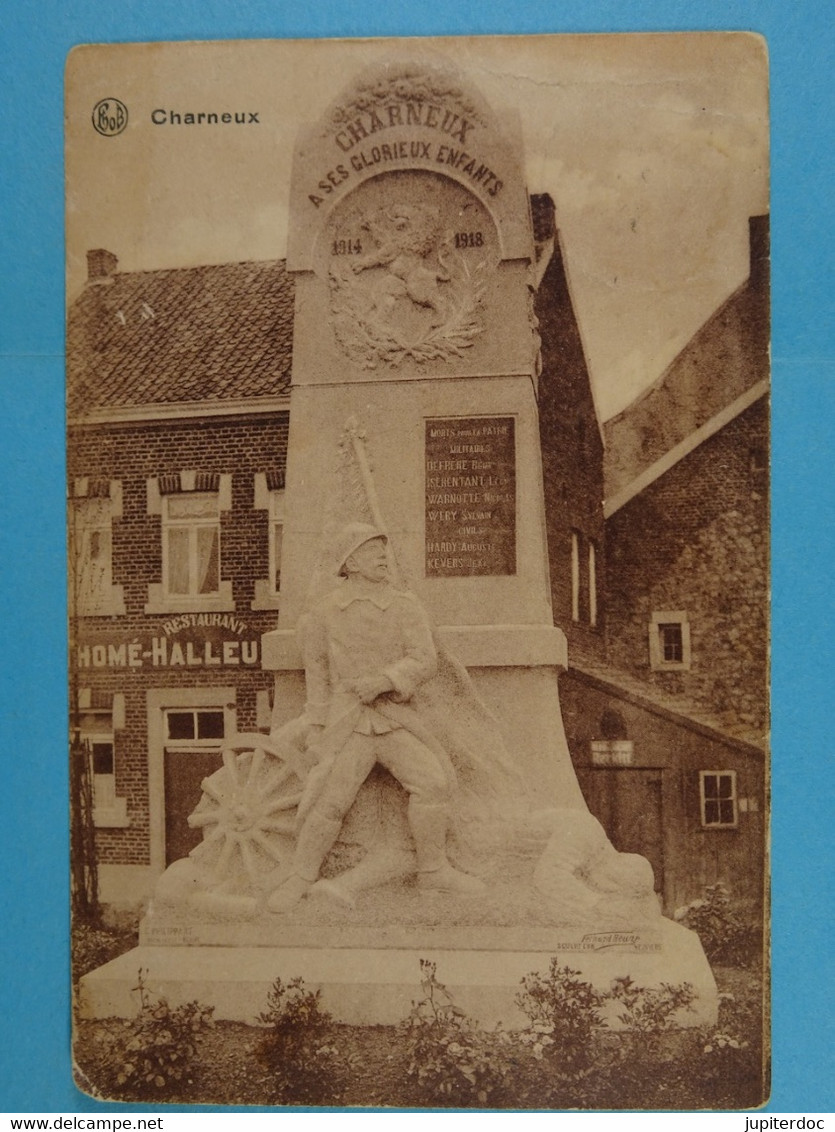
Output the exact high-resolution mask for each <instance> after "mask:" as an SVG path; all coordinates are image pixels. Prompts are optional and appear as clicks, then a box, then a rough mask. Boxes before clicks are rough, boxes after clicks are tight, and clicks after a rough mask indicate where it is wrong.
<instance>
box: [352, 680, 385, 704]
mask: <svg viewBox="0 0 835 1132" xmlns="http://www.w3.org/2000/svg"><path fill="white" fill-rule="evenodd" d="M353 686H354V691H355V692H356V693H357V695H358V696H359V698H360V699H361V700H362V702H363V703H364V704H370V703H373V702H374V700H376V699H377V697H378V696H382V695H384V694H385V693H386V692H391V691H393V690H394V685H393V684H392V682H391V680H389V678H388V676H383V675H382V674H380V675H377V676H359V677H358V678H357V679H356V680H355V681H354V685H353Z"/></svg>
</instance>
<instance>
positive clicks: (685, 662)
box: [649, 609, 690, 672]
mask: <svg viewBox="0 0 835 1132" xmlns="http://www.w3.org/2000/svg"><path fill="white" fill-rule="evenodd" d="M649 662H650V667H651V668H652V669H653V671H656V672H663V671H676V670H689V668H690V625H689V623H688V621H687V614H686V613H684V612H683V611H682V610H680V609H679V610H658V611H657V612H655V613H653V615H652V621H651V622H650V624H649Z"/></svg>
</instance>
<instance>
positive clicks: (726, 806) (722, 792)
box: [699, 770, 737, 829]
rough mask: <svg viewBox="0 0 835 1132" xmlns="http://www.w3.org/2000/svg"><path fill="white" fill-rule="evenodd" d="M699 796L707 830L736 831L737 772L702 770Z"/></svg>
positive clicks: (703, 820)
mask: <svg viewBox="0 0 835 1132" xmlns="http://www.w3.org/2000/svg"><path fill="white" fill-rule="evenodd" d="M699 796H700V802H701V812H702V825H703V826H704V827H705V828H706V829H734V828H735V827H736V824H737V798H736V771H735V770H700V771H699Z"/></svg>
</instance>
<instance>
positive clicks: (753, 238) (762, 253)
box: [748, 215, 771, 288]
mask: <svg viewBox="0 0 835 1132" xmlns="http://www.w3.org/2000/svg"><path fill="white" fill-rule="evenodd" d="M748 246H749V249H750V256H751V267H750V273H749V279H748V285H749V286H750V287H755V288H759V287H766V288H767V287H768V280H769V262H770V255H771V236H770V231H769V217H768V215H765V216H749V217H748Z"/></svg>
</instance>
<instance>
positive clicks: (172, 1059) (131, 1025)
mask: <svg viewBox="0 0 835 1132" xmlns="http://www.w3.org/2000/svg"><path fill="white" fill-rule="evenodd" d="M147 974H148V972H147V971H143V970H142V969H141V968H140V971H139V979H138V982H137V985H136V986H135V987H134V993H136V994H138V996H139V1013H138V1014H137V1016H136V1017H135V1018H134V1019H132V1020H131V1021H130V1022H128V1024H127V1029H126V1034H125V1037H124V1038H123V1039H122V1042H121V1049H120V1050H119V1063H120V1065H121V1068H120V1070H119V1073H118V1076H117V1077H116V1084H117V1085H120V1086H123V1087H124V1086H126V1087H127V1088H128V1089H129V1090H130V1091H131V1093H132V1094H135V1095H136V1096H139V1097H143V1098H144V1097H148V1098H150V1099H151V1100H153V1099H155V1098H157V1097H158V1096H159V1095H160V1093H161V1092H162V1091H163V1090H166V1089H169V1088H170V1087H171V1085H172V1084H173V1083H174V1082H177V1083H180V1082H182V1081H183V1079H184V1078H185V1079H186V1083H187V1084H191V1081H190V1079H189V1078H188V1074H189V1073H190V1072H191V1063H192V1060H193V1058H194V1056H195V1054H196V1052H197V1047H196V1040H197V1038H198V1036H199V1035H200V1033H201V1032H202V1031H204V1030H205V1029H206V1028H207V1027H209V1026H211V1025H213V1018H212V1012H213V1010H214V1007H211V1006H204V1005H202V1004H201V1003H199V1002H187V1003H184V1004H183V1005H182V1006H177V1007H171V1006H170V1005H169V1004H168V1000H167V999H165V998H163V997H162V996H161V995H157V994H155V993H154V992H153V991H151V990H149V988H148V986H147V984H146V982H145V978H146V977H147Z"/></svg>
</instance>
